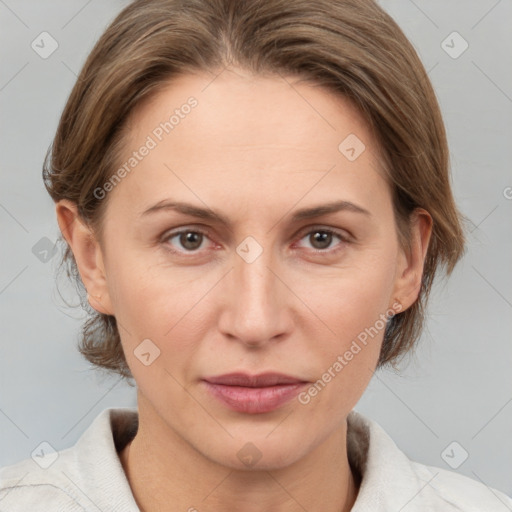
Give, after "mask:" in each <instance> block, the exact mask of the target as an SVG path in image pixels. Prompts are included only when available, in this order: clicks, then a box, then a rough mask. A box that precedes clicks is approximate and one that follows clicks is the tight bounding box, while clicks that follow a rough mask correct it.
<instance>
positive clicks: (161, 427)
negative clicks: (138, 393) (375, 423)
mask: <svg viewBox="0 0 512 512" xmlns="http://www.w3.org/2000/svg"><path fill="white" fill-rule="evenodd" d="M141 405H142V404H141V403H139V428H138V431H137V434H136V436H135V437H134V439H133V440H132V442H130V443H129V444H128V445H126V446H125V448H124V449H123V450H122V451H121V453H120V458H121V463H122V465H123V467H124V470H125V473H126V476H127V478H128V481H129V483H130V486H131V489H132V492H133V495H134V497H135V500H136V501H137V504H138V506H139V508H140V510H141V511H142V512H148V511H152V512H153V511H154V512H156V511H160V510H165V511H166V512H178V511H180V512H183V511H184V510H185V511H190V512H202V511H204V510H208V511H209V512H221V511H224V510H229V509H234V510H244V512H264V511H265V512H270V511H272V512H274V511H275V512H299V511H300V512H303V511H304V510H308V512H317V511H318V512H320V511H322V512H348V511H350V510H351V509H352V506H353V505H354V502H355V500H356V497H357V492H358V487H359V483H360V482H359V480H360V477H359V475H357V474H355V475H354V474H353V472H352V470H351V467H350V464H349V461H348V456H347V451H346V422H345V423H344V424H343V428H339V429H337V430H336V431H334V432H333V433H332V434H331V435H330V436H329V437H328V438H326V439H325V440H324V441H323V442H322V443H320V444H319V445H318V446H317V447H315V449H314V450H313V451H312V452H309V453H308V454H307V455H306V456H305V457H303V458H301V459H299V460H297V461H296V462H294V463H293V464H291V465H289V466H287V467H284V468H283V467H276V468H272V469H266V470H256V469H251V470H239V469H233V468H231V467H227V466H223V465H221V464H218V463H217V462H215V461H213V460H211V459H208V458H206V457H205V456H204V455H203V454H201V453H200V452H199V451H198V450H196V449H195V448H194V447H193V446H191V445H190V444H189V443H188V442H186V441H185V440H183V439H182V438H181V437H180V436H179V435H178V434H177V433H176V432H175V431H174V430H172V429H171V428H170V427H169V426H168V425H167V424H165V423H164V422H163V420H162V419H161V417H160V416H159V415H158V414H157V413H156V411H154V410H153V409H152V408H151V407H147V404H146V405H145V406H142V407H141Z"/></svg>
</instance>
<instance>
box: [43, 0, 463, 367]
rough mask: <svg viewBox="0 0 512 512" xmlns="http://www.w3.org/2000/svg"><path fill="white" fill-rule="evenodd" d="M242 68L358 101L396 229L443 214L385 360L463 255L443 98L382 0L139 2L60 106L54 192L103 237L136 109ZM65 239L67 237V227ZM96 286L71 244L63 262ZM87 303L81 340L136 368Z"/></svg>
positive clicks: (52, 159)
mask: <svg viewBox="0 0 512 512" xmlns="http://www.w3.org/2000/svg"><path fill="white" fill-rule="evenodd" d="M229 65H232V66H236V67H238V68H239V69H243V70H247V71H249V72H251V73H253V74H257V75H269V76H276V77H278V76H280V75H288V76H296V77H299V78H302V79H303V80H306V81H308V82H311V83H312V84H316V85H319V86H323V87H325V88H326V90H329V91H332V92H334V93H335V94H337V95H339V96H341V97H343V98H345V99H348V100H349V101H350V102H351V103H352V104H353V105H354V106H355V107H356V108H357V110H358V111H359V113H360V114H361V116H362V117H363V118H364V120H365V121H366V123H367V125H368V126H369V128H370V130H371V131H372V133H373V134H374V136H375V140H376V141H377V144H378V145H379V149H380V152H381V155H380V157H381V158H380V159H381V161H382V162H381V166H382V169H383V170H384V171H385V176H386V178H387V180H388V183H389V185H390V190H391V193H392V199H393V209H394V215H395V220H396V225H397V234H398V237H399V240H400V243H401V244H402V246H404V247H406V246H407V243H408V241H409V226H410V220H411V213H412V212H413V211H414V210H415V209H416V208H423V209H425V210H426V211H428V212H429V214H430V215H431V217H432V219H433V228H432V236H431V239H430V243H429V247H428V250H427V254H426V258H425V264H424V271H423V276H422V282H421V288H420V292H419V295H418V298H417V300H416V301H415V303H414V304H413V305H412V306H411V307H409V308H408V309H406V310H405V311H402V312H400V313H398V314H396V315H394V316H393V317H391V318H390V319H389V321H388V323H387V326H386V330H385V333H384V340H383V343H382V348H381V352H380V355H379V360H378V364H377V368H380V367H381V366H383V365H386V364H390V365H392V366H393V367H395V366H394V365H395V363H396V361H397V360H398V359H399V358H401V357H402V356H403V355H405V354H406V353H408V352H410V351H411V350H412V349H413V347H414V346H415V344H416V341H417V339H418V338H419V336H420V334H421V332H422V328H423V324H424V319H425V306H426V304H427V299H428V296H429V292H430V290H431V286H432V283H433V280H434V276H435V274H436V271H438V269H441V268H442V269H444V271H445V273H446V275H449V274H451V272H452V270H453V268H454V266H455V264H456V263H457V261H458V260H459V259H460V258H461V256H462V255H463V253H464V250H465V249H464V244H465V238H464V233H463V229H462V223H461V221H462V220H463V216H462V215H461V214H460V212H459V211H458V210H457V207H456V205H455V202H454V199H453V195H452V191H451V187H450V175H449V154H448V146H447V141H446V133H445V128H444V124H443V120H442V116H441V112H440V108H439V105H438V102H437V99H436V96H435V93H434V91H433V88H432V85H431V83H430V81H429V79H428V76H427V73H426V71H425V68H424V67H423V65H422V63H421V61H420V59H419V57H418V55H417V54H416V52H415V50H414V48H413V46H412V45H411V43H410V42H409V41H408V39H407V38H406V36H405V35H404V33H403V32H402V30H401V29H400V28H399V27H398V25H397V24H396V22H395V21H394V20H393V19H392V18H391V17H390V16H389V15H388V14H387V13H386V12H384V11H383V9H382V8H381V7H380V6H379V5H378V4H377V3H375V2H374V1H373V0H136V1H134V2H133V3H131V4H129V5H128V6H127V7H125V8H124V9H123V10H122V11H121V12H120V13H119V14H118V16H117V17H116V18H115V19H114V20H113V21H112V22H111V24H110V25H109V26H108V28H107V29H106V31H105V32H104V33H103V34H102V35H101V37H100V38H99V40H98V41H97V43H96V45H95V46H94V48H93V50H92V51H91V53H90V55H89V56H88V58H87V60H86V62H85V64H84V66H83V68H82V70H81V72H80V75H79V76H78V79H77V81H76V83H75V85H74V87H73V89H72V91H71V94H70V96H69V98H68V101H67V103H66V105H65V108H64V110H63V112H62V115H61V118H60V121H59V125H58V128H57V132H56V135H55V138H54V140H53V142H52V144H51V146H50V148H49V149H48V152H47V154H46V157H45V161H44V164H43V179H44V182H45V186H46V189H47V190H48V192H49V194H50V195H51V197H52V199H53V200H54V201H55V202H57V201H59V200H62V199H68V200H70V201H72V202H73V203H75V204H76V205H77V211H78V214H79V216H80V218H81V219H82V220H83V221H84V222H85V223H86V224H87V225H88V226H90V227H91V228H92V229H93V230H94V232H95V234H97V236H98V239H101V234H102V220H103V218H104V214H105V211H106V207H107V204H108V197H106V198H105V199H99V198H97V197H96V196H95V194H94V190H95V189H96V188H97V187H101V186H102V185H103V184H104V183H105V182H106V181H107V180H108V179H109V177H110V176H112V175H113V173H114V170H115V168H116V165H118V162H120V161H122V159H121V156H122V154H123V150H124V142H125V141H126V135H127V130H128V128H127V127H128V117H129V115H130V114H131V113H132V112H133V111H134V108H135V107H136V106H138V105H141V102H142V101H143V100H144V101H146V100H148V99H150V98H151V97H153V96H154V95H156V94H157V93H158V92H159V91H161V90H163V89H164V88H166V87H168V86H169V84H172V80H173V78H176V77H177V76H179V75H183V74H187V73H197V72H211V73H218V71H219V70H221V69H223V68H224V67H226V66H229ZM60 241H61V242H63V240H62V237H60ZM64 265H66V267H67V275H68V277H70V278H72V279H73V280H74V282H75V284H76V285H77V289H78V291H79V294H80V296H81V298H82V299H83V298H84V296H85V293H84V292H85V288H84V286H83V283H82V282H81V279H80V275H79V273H78V270H77V266H76V262H75V259H74V257H73V253H72V251H71V249H70V247H69V245H67V244H65V252H64V254H63V259H62V262H61V267H62V266H64ZM81 305H82V307H83V308H84V309H86V311H87V312H88V314H89V317H88V319H87V321H86V322H85V323H84V325H83V328H82V332H81V338H80V342H79V350H80V352H81V353H82V354H83V355H84V356H85V357H86V358H87V359H88V360H89V361H90V362H91V363H92V364H94V365H96V366H98V367H102V368H104V369H108V370H111V371H114V372H117V373H119V374H120V375H122V376H124V377H131V372H130V370H129V368H128V365H127V363H126V359H125V357H124V353H123V349H122V346H121V340H120V334H119V331H118V326H117V324H116V319H115V317H114V316H111V315H105V314H101V313H98V312H96V311H94V310H92V308H90V306H89V305H88V304H87V300H82V301H81Z"/></svg>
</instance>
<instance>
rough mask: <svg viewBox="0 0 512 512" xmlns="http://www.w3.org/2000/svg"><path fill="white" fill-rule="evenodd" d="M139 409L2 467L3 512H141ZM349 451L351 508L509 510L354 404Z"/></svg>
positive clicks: (108, 412)
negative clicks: (133, 461)
mask: <svg viewBox="0 0 512 512" xmlns="http://www.w3.org/2000/svg"><path fill="white" fill-rule="evenodd" d="M137 425H138V413H137V409H136V408H109V409H105V410H104V411H103V412H102V413H101V414H99V415H98V416H97V417H96V419H95V420H94V421H93V423H92V424H91V426H90V427H89V428H88V429H87V430H86V431H85V432H84V433H83V434H82V436H81V437H80V438H79V439H78V441H77V442H76V444H75V445H74V446H72V447H71V448H67V449H65V450H61V451H58V452H55V451H53V450H52V448H51V446H50V445H49V444H45V443H43V444H41V445H40V446H39V447H38V448H37V449H36V450H35V451H34V452H33V453H32V458H29V459H26V460H23V461H21V462H19V463H17V464H14V465H11V466H7V467H4V468H2V469H1V470H0V511H1V512H22V511H23V512H57V511H59V512H64V511H65V512H84V511H86V512H98V510H100V511H103V512H107V511H108V512H111V511H112V512H139V508H138V507H137V504H136V502H135V499H134V497H133V494H132V492H131V488H130V485H129V483H128V480H127V478H126V475H125V473H124V470H123V466H122V465H121V461H120V459H119V454H118V452H119V451H120V450H121V449H122V448H123V447H124V446H125V445H126V444H127V443H128V442H129V441H130V440H131V439H132V438H133V437H134V435H135V434H136V431H137ZM347 455H348V458H349V461H350V464H351V466H352V467H353V468H355V469H356V470H357V471H358V472H359V474H360V475H361V483H360V488H359V492H358V495H357V499H356V501H355V504H354V506H353V508H352V511H353V512H384V511H385V512H399V511H403V512H419V511H422V512H423V511H428V512H433V511H442V512H451V511H458V512H460V511H465V512H477V511H478V512H507V511H508V512H510V511H512V499H511V498H510V497H508V496H507V495H505V494H504V493H502V492H500V491H498V490H496V489H493V488H490V487H487V486H486V485H484V484H483V483H481V482H478V481H476V480H473V479H471V478H469V477H466V476H463V475H460V474H458V473H455V472H454V471H450V470H446V469H441V468H438V467H434V466H426V465H423V464H420V463H418V462H413V461H411V460H409V458H408V457H407V456H406V455H405V454H404V453H403V452H402V451H401V450H400V449H399V448H398V447H397V445H396V444H395V443H394V442H393V440H392V439H391V438H390V437H389V436H388V435H387V434H386V432H385V431H384V430H383V429H382V428H381V427H380V425H378V424H377V423H376V422H374V421H372V420H370V419H369V418H367V417H366V416H364V415H362V414H361V413H359V412H357V411H355V410H352V411H351V412H350V414H349V415H348V416H347Z"/></svg>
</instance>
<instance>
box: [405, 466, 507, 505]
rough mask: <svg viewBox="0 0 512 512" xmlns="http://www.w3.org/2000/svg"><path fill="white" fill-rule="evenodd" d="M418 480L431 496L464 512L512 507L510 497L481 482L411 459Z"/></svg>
mask: <svg viewBox="0 0 512 512" xmlns="http://www.w3.org/2000/svg"><path fill="white" fill-rule="evenodd" d="M411 468H412V470H413V471H414V473H415V474H416V475H417V477H418V479H419V481H420V482H424V483H425V486H426V487H428V493H427V494H429V495H431V496H432V499H437V500H440V501H443V502H445V503H446V504H449V505H452V506H453V510H463V511H467V512H480V511H486V512H494V511H495V512H506V511H511V510H512V498H510V497H509V496H507V495H506V494H505V493H504V492H501V491H499V490H497V489H495V488H493V487H490V486H489V485H486V484H485V483H483V482H480V481H478V480H474V479H473V478H470V477H468V476H465V475H462V474H460V473H456V472H455V471H451V470H447V469H443V468H440V467H436V466H428V465H425V464H420V463H419V462H413V461H411Z"/></svg>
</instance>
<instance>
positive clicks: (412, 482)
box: [347, 411, 512, 512]
mask: <svg viewBox="0 0 512 512" xmlns="http://www.w3.org/2000/svg"><path fill="white" fill-rule="evenodd" d="M347 449H348V455H349V459H350V461H351V464H352V465H353V466H354V467H355V468H357V470H358V471H359V472H360V474H361V475H362V480H361V485H360V490H359V494H358V497H357V500H356V503H355V506H354V508H353V511H354V512H362V511H364V510H372V511H379V512H380V511H385V510H402V508H403V509H404V510H405V509H406V510H407V511H408V512H420V511H424V510H432V511H438V510H439V511H443V512H451V511H453V512H455V511H458V512H461V511H463V512H484V511H485V512H507V511H509V512H510V511H512V499H511V498H510V497H509V496H507V495H506V494H505V493H503V492H501V491H498V490H497V489H494V488H492V487H490V486H488V485H486V484H485V483H483V482H480V481H477V480H473V479H472V478H469V477H467V476H464V475H461V474H459V473H456V472H455V471H450V470H447V469H443V468H440V467H435V466H428V465H425V464H421V463H419V462H415V461H412V460H411V459H409V457H408V456H407V455H406V454H405V453H404V452H403V451H402V450H400V448H398V446H397V445H396V444H395V442H394V441H393V440H392V439H391V437H390V436H389V435H388V434H387V433H386V432H385V431H384V430H383V429H382V427H381V426H380V425H379V424H378V423H376V422H375V421H373V420H371V419H370V418H367V417H366V416H364V415H362V414H361V413H358V412H356V411H352V412H351V414H350V415H349V417H348V433H347Z"/></svg>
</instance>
